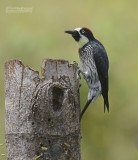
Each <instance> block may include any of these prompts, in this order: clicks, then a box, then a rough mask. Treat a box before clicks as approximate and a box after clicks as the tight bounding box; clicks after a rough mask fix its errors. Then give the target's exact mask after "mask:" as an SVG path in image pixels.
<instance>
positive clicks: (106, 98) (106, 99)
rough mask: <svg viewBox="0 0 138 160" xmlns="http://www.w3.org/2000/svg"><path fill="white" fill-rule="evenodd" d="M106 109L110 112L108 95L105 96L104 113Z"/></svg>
mask: <svg viewBox="0 0 138 160" xmlns="http://www.w3.org/2000/svg"><path fill="white" fill-rule="evenodd" d="M105 107H106V108H107V111H108V112H109V102H108V95H106V96H104V112H105Z"/></svg>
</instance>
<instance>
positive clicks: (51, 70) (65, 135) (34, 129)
mask: <svg viewBox="0 0 138 160" xmlns="http://www.w3.org/2000/svg"><path fill="white" fill-rule="evenodd" d="M42 76H43V78H42V79H40V78H39V73H38V72H36V71H33V70H32V69H31V68H29V67H28V66H27V67H24V65H23V64H22V62H21V61H19V60H10V61H8V62H6V63H5V125H6V127H5V130H6V150H7V159H8V160H33V159H34V160H35V159H39V160H80V159H81V156H80V139H81V134H80V121H79V116H80V103H79V81H78V80H77V79H76V69H75V67H74V66H73V65H72V64H69V63H68V61H65V60H52V59H44V61H43V65H42Z"/></svg>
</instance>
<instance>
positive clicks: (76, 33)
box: [65, 27, 94, 48]
mask: <svg viewBox="0 0 138 160" xmlns="http://www.w3.org/2000/svg"><path fill="white" fill-rule="evenodd" d="M65 33H68V34H71V35H72V37H73V38H74V39H75V41H76V42H77V43H78V45H79V48H82V47H83V46H84V45H85V44H86V43H88V42H89V41H90V40H92V39H93V38H94V36H93V33H92V31H91V30H90V29H88V28H85V27H81V28H76V29H74V30H68V31H65Z"/></svg>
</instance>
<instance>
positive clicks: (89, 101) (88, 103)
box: [80, 99, 92, 120]
mask: <svg viewBox="0 0 138 160" xmlns="http://www.w3.org/2000/svg"><path fill="white" fill-rule="evenodd" d="M91 101H92V99H90V100H88V101H87V103H86V105H85V107H84V108H83V110H82V112H81V114H80V120H81V118H82V116H83V114H84V112H85V111H86V109H87V108H88V106H89V105H90V103H91Z"/></svg>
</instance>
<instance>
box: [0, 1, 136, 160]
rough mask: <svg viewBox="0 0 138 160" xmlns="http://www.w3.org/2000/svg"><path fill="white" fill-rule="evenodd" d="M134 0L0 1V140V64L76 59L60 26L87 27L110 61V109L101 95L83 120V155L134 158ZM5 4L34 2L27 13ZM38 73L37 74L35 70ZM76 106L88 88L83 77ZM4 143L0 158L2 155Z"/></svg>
mask: <svg viewBox="0 0 138 160" xmlns="http://www.w3.org/2000/svg"><path fill="white" fill-rule="evenodd" d="M137 6H138V1H136V0H131V1H130V0H116V1H109V0H103V1H98V0H86V1H84V0H69V1H65V0H56V1H53V0H1V1H0V76H1V78H0V143H3V142H4V141H5V139H4V125H5V123H4V63H5V61H7V60H9V59H16V58H17V59H20V60H22V62H23V63H24V64H25V65H29V66H30V67H32V68H33V69H34V70H39V71H40V70H41V69H40V68H41V64H42V59H43V58H47V57H49V58H61V59H67V60H69V61H70V62H72V61H74V60H76V61H78V62H79V57H78V48H77V45H76V44H75V41H74V40H73V39H72V38H71V37H70V36H69V35H66V34H64V30H67V29H74V28H77V27H80V26H85V27H88V28H91V29H92V31H93V33H94V35H95V37H96V38H97V39H98V40H100V41H101V42H102V43H103V45H104V46H105V48H106V50H107V53H108V56H109V60H110V70H109V77H110V90H109V100H110V113H109V114H108V113H105V114H104V112H103V99H102V97H99V98H98V99H97V101H96V102H95V103H94V104H91V106H90V107H89V109H88V110H87V112H86V113H85V115H84V117H83V119H82V146H81V150H82V160H94V159H95V160H137V159H138V98H137V96H138V9H137ZM6 7H33V11H32V13H11V14H10V13H6ZM40 76H41V75H40ZM80 93H81V108H83V106H84V104H85V102H86V100H87V93H88V88H87V85H86V84H85V82H84V81H83V80H82V87H81V89H80ZM3 153H5V145H3V146H0V160H5V159H6V158H5V157H4V156H1V154H3Z"/></svg>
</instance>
